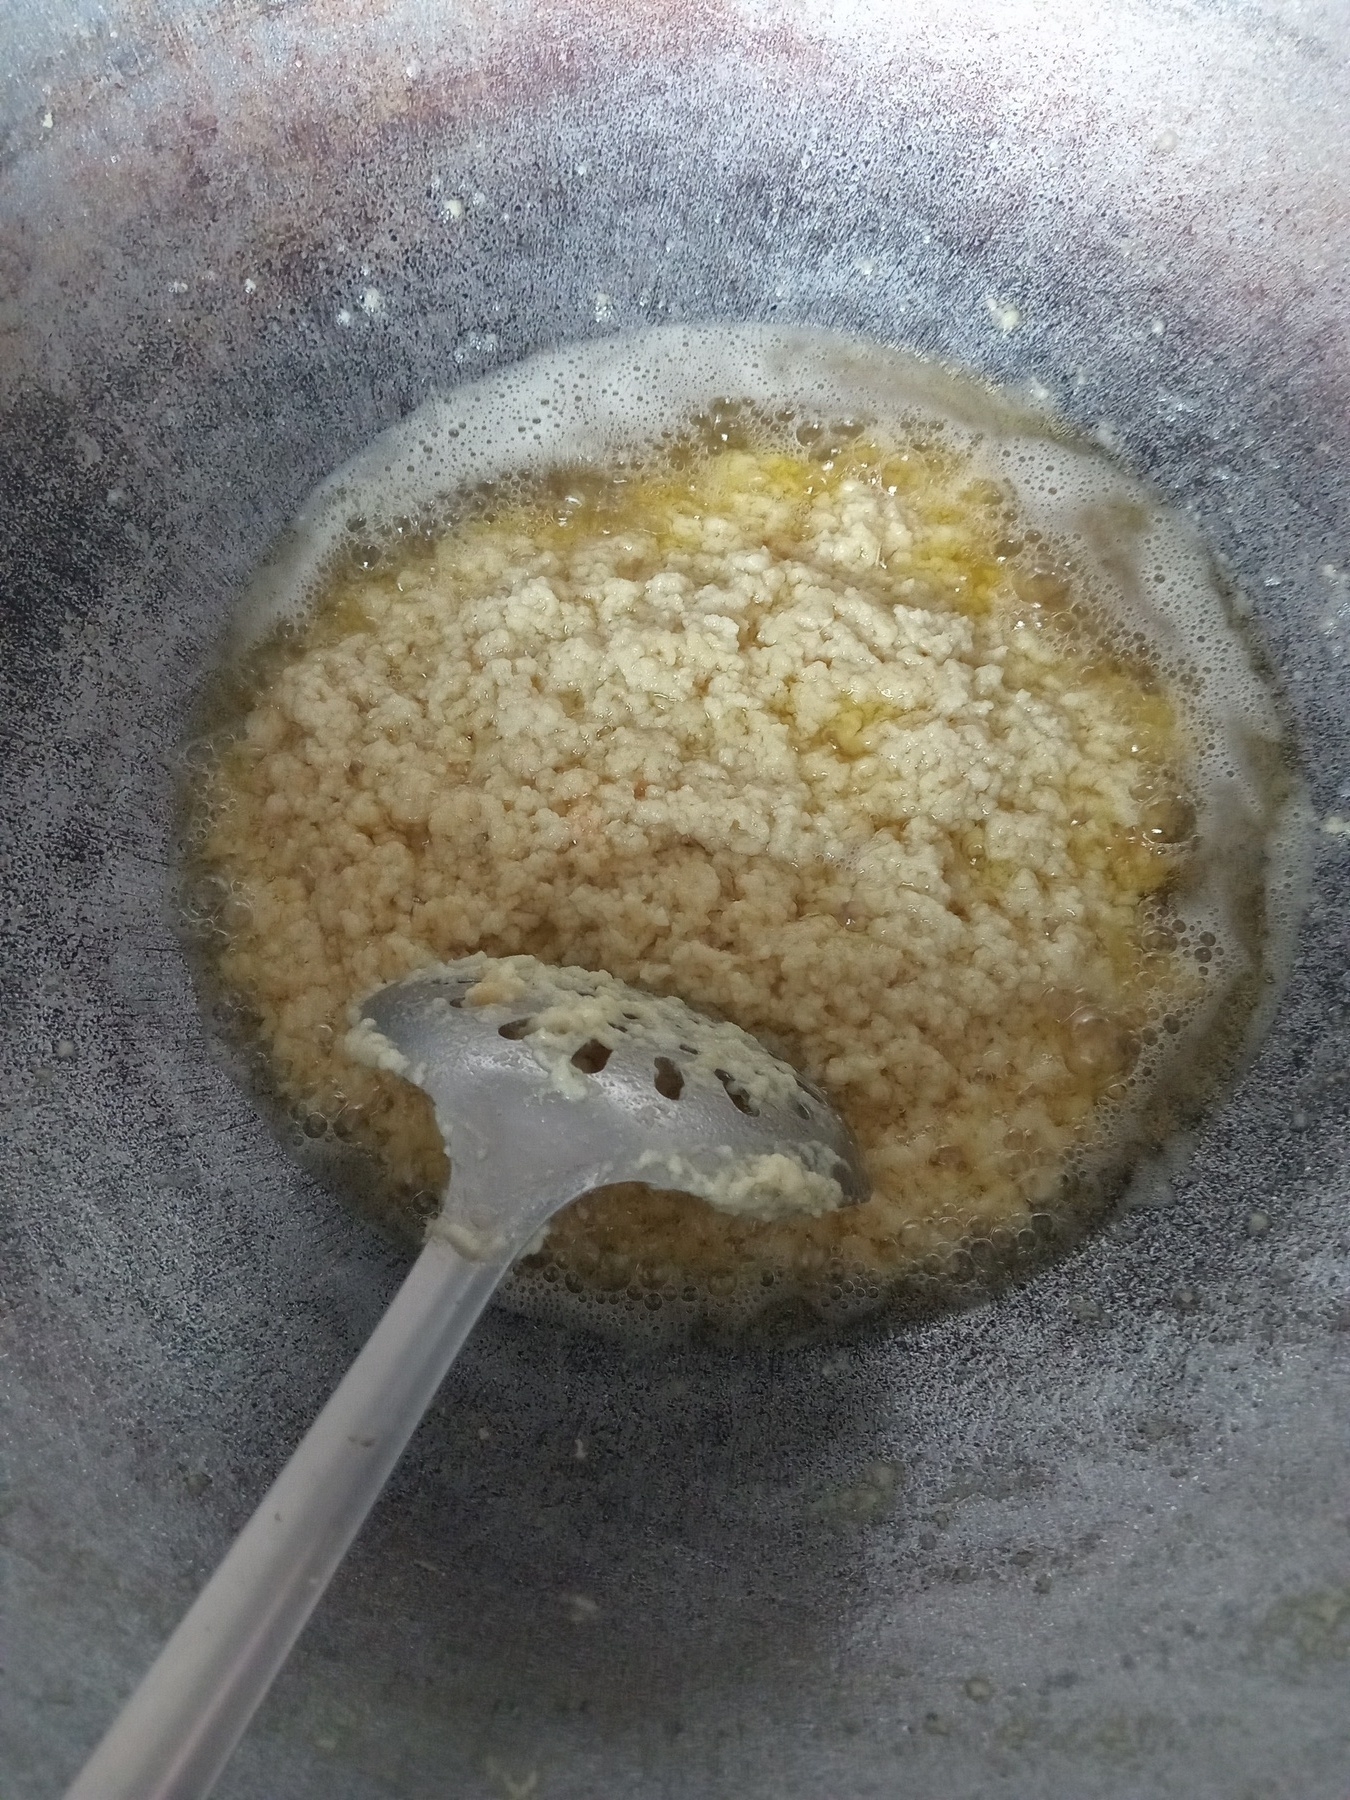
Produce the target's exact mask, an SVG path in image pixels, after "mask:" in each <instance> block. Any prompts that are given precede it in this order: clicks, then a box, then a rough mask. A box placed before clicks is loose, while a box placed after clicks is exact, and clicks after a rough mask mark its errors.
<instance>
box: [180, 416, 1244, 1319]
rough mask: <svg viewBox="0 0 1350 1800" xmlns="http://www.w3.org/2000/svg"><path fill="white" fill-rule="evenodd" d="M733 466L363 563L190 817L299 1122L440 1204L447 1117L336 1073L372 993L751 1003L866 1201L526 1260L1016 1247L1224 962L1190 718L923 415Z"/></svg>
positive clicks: (579, 1275)
mask: <svg viewBox="0 0 1350 1800" xmlns="http://www.w3.org/2000/svg"><path fill="white" fill-rule="evenodd" d="M803 435H809V434H803ZM726 442H731V443H733V444H735V443H737V442H740V443H741V444H742V446H743V447H739V448H734V447H733V448H726V447H725V444H726ZM714 448H715V449H716V450H717V451H718V453H713V452H712V451H708V450H706V448H705V450H704V452H703V453H700V454H698V455H695V456H694V457H693V458H692V460H690V461H687V462H686V463H684V465H683V466H681V465H680V462H679V459H678V458H676V459H674V460H673V461H667V462H666V463H665V464H657V463H653V464H649V465H648V466H647V468H646V469H645V470H643V469H641V468H635V467H632V466H630V467H628V468H616V469H613V470H611V471H610V473H609V474H608V475H605V476H602V475H599V474H596V473H595V472H594V471H592V472H591V473H590V474H589V475H588V476H587V477H586V479H585V481H584V482H579V481H571V480H570V479H569V478H568V476H567V475H566V474H565V473H564V474H563V475H560V476H558V477H557V478H556V479H554V480H552V481H551V482H544V483H542V484H539V485H537V486H536V488H535V489H534V491H533V492H531V493H526V494H524V495H522V496H518V497H517V499H516V500H513V501H509V502H505V501H504V502H502V503H500V504H499V505H497V507H496V509H495V511H492V512H490V513H489V514H487V515H485V516H472V517H468V518H465V519H462V520H461V521H460V522H459V523H457V524H454V525H453V526H451V527H450V528H448V529H443V530H441V531H440V532H439V533H438V534H433V535H432V536H431V537H430V538H428V539H425V540H415V541H412V542H411V543H409V544H407V545H398V546H395V548H394V549H393V550H392V551H390V552H389V553H388V555H387V556H386V559H385V561H384V562H383V563H381V564H379V565H378V566H377V567H375V568H373V569H362V568H361V567H359V566H358V565H357V564H356V563H349V565H348V566H346V567H345V568H344V569H343V570H342V571H341V572H340V573H339V574H338V575H336V576H334V577H333V579H332V581H331V582H330V586H329V589H328V591H327V593H326V594H325V595H324V596H323V597H322V598H321V600H320V602H319V603H318V605H317V607H316V609H315V611H314V613H313V615H312V618H311V620H310V622H309V623H308V624H307V625H305V626H304V627H303V628H302V629H301V630H299V631H298V632H296V633H294V634H292V635H291V636H290V637H288V638H287V639H286V640H285V641H284V642H283V643H282V644H281V646H280V647H279V648H277V649H275V650H274V651H273V653H272V654H271V656H270V657H269V658H268V659H266V661H265V662H264V664H263V665H261V672H260V673H259V675H258V677H257V680H256V682H255V685H254V688H253V690H252V692H251V694H250V698H249V703H248V706H247V708H246V712H245V716H244V717H243V718H242V720H241V721H239V722H237V723H236V725H235V727H234V728H233V730H232V732H231V734H230V741H229V744H228V747H227V748H226V750H225V751H224V753H223V755H222V758H221V761H220V763H219V766H218V767H217V769H216V770H215V772H214V774H213V775H212V777H211V779H210V780H209V782H208V783H207V784H206V785H205V787H204V788H203V790H202V794H201V810H202V816H203V817H204V818H205V819H206V821H207V825H206V831H205V839H204V857H203V860H204V863H205V865H206V866H207V868H208V869H210V870H212V871H214V872H215V874H216V875H217V876H218V877H219V878H220V879H221V880H222V881H223V883H225V884H226V885H227V886H228V888H229V891H230V894H231V896H232V898H231V900H230V902H229V904H228V906H227V907H226V908H225V910H224V913H223V915H222V916H223V918H224V920H225V928H226V931H227V937H226V939H225V941H224V943H223V947H222V948H221V949H220V950H219V954H218V959H217V961H218V971H219V974H220V976H221V977H222V979H223V980H224V982H225V983H226V984H227V985H228V986H229V987H230V988H232V989H234V990H235V991H237V992H238V993H239V994H241V995H242V996H243V997H244V998H245V999H246V1001H247V1003H248V1005H249V1006H250V1008H251V1009H252V1012H253V1014H254V1015H255V1017H256V1020H257V1028H258V1032H259V1034H260V1037H261V1039H262V1042H263V1043H264V1044H265V1046H266V1047H267V1050H268V1052H269V1053H270V1058H271V1062H272V1065H273V1068H274V1070H275V1073H276V1076H277V1079H278V1081H279V1083H280V1084H281V1086H282V1088H283V1090H284V1091H285V1092H286V1093H287V1094H288V1095H289V1096H291V1098H292V1100H293V1102H294V1104H295V1107H296V1109H297V1111H298V1113H300V1114H301V1115H309V1116H310V1117H311V1118H316V1119H318V1120H319V1125H318V1129H319V1130H322V1129H324V1122H327V1124H328V1125H329V1126H331V1125H333V1124H336V1126H337V1128H338V1129H339V1130H340V1131H342V1132H343V1133H344V1134H346V1135H349V1136H352V1137H354V1138H355V1139H356V1140H357V1141H359V1142H361V1143H364V1144H366V1145H367V1146H370V1147H373V1148H374V1149H376V1150H377V1151H378V1153H379V1156H380V1158H381V1160H382V1163H383V1166H384V1168H385V1169H386V1171H387V1173H388V1180H389V1182H390V1184H391V1186H392V1188H393V1189H394V1190H396V1191H398V1192H402V1193H404V1194H406V1195H409V1196H413V1195H419V1194H420V1195H421V1196H422V1197H423V1198H422V1200H421V1202H420V1204H421V1205H422V1206H423V1208H425V1206H426V1204H427V1197H428V1196H430V1195H433V1194H435V1193H436V1192H438V1191H439V1189H440V1187H441V1185H442V1184H443V1182H444V1180H445V1176H446V1165H445V1160H444V1156H443V1152H442V1147H441V1143H440V1138H439V1135H438V1134H437V1132H436V1129H435V1126H434V1123H433V1120H432V1117H431V1113H430V1108H429V1105H428V1103H427V1102H426V1101H425V1099H424V1097H423V1096H422V1095H421V1094H420V1093H419V1092H416V1091H415V1090H413V1089H411V1088H410V1087H409V1086H408V1085H407V1084H406V1083H403V1082H400V1081H399V1080H398V1079H397V1078H396V1077H395V1076H393V1075H391V1074H389V1073H385V1072H381V1071H379V1070H376V1069H371V1068H367V1067H364V1066H362V1065H360V1064H359V1063H357V1062H356V1061H354V1060H353V1059H352V1058H350V1057H348V1056H347V1055H345V1054H344V1051H343V1046H342V1038H343V1034H344V1032H345V1029H346V1018H347V1009H348V1006H349V1004H350V1002H351V1001H352V1000H353V998H354V997H356V996H357V995H360V994H363V993H365V992H368V991H369V990H370V989H372V988H373V987H374V986H376V985H378V984H379V983H382V982H385V981H388V980H392V979H395V978H397V977H399V976H401V975H403V974H405V973H406V972H408V971H409V970H411V969H413V968H416V967H418V966H419V965H423V964H426V963H428V962H433V961H441V960H445V959H449V958H454V957H459V956H462V955H464V954H466V953H469V952H472V951H478V950H482V951H485V952H487V953H488V954H489V955H492V956H503V955H513V954H517V953H529V954H532V955H535V956H537V957H539V958H541V959H542V960H544V961H545V962H550V963H559V964H560V963H573V964H579V965H582V966H584V967H588V968H594V969H608V970H610V971H612V972H613V973H614V974H615V975H617V976H619V977H620V978H622V979H623V980H625V981H629V982H632V983H634V984H636V985H638V986H641V987H645V988H648V989H650V990H652V991H654V992H657V993H675V994H678V995H680V996H682V997H683V998H684V999H686V1000H687V1001H689V1002H690V1003H691V1004H693V1005H695V1006H697V1007H699V1008H705V1009H711V1010H713V1011H715V1012H720V1013H721V1014H722V1015H723V1016H726V1017H728V1018H731V1019H733V1020H735V1021H736V1022H737V1023H738V1024H740V1025H741V1026H743V1027H745V1028H746V1029H747V1030H749V1031H751V1032H753V1033H755V1034H756V1035H758V1036H760V1037H761V1038H763V1039H764V1040H765V1041H766V1042H767V1043H768V1044H769V1045H770V1046H771V1047H772V1048H773V1049H775V1050H776V1051H779V1052H781V1053H782V1054H783V1055H785V1056H786V1057H787V1058H788V1059H790V1060H791V1061H792V1062H793V1063H794V1064H796V1065H797V1066H798V1067H800V1068H802V1069H803V1070H804V1071H806V1072H807V1073H808V1074H809V1075H811V1076H812V1077H814V1078H815V1079H816V1080H817V1081H818V1082H819V1083H820V1084H821V1085H822V1086H823V1087H824V1089H825V1090H826V1091H827V1092H828V1094H829V1095H830V1097H831V1098H832V1099H833V1101H834V1102H835V1104H836V1105H837V1106H838V1107H839V1109H840V1110H841V1111H842V1112H843V1113H844V1115H845V1116H846V1117H847V1118H848V1119H849V1121H850V1123H851V1124H852V1125H853V1127H854V1129H855V1131H856V1132H857V1134H858V1137H859V1139H860V1141H861V1143H862V1145H863V1148H864V1151H865V1153H866V1158H867V1162H868V1167H869V1170H870V1173H871V1176H872V1179H873V1182H874V1184H875V1197H874V1198H873V1200H872V1201H871V1202H870V1203H869V1204H868V1205H866V1206H863V1207H856V1208H850V1209H847V1210H846V1211H844V1212H841V1213H837V1214H832V1215H828V1216H825V1217H822V1218H819V1219H811V1220H795V1221H792V1222H790V1223H776V1224H762V1223H756V1222H754V1221H749V1220H738V1219H732V1218H726V1217H720V1216H717V1215H714V1214H713V1213H712V1212H711V1211H710V1210H709V1209H708V1208H707V1207H704V1206H701V1205H699V1204H698V1203H697V1202H694V1201H691V1200H688V1199H687V1198H684V1197H681V1196H677V1195H670V1194H653V1193H651V1192H648V1191H647V1190H644V1189H622V1190H617V1189H616V1190H612V1191H609V1192H606V1193H604V1194H601V1195H597V1196H592V1197H589V1198H588V1199H586V1200H584V1201H582V1202H580V1203H579V1204H578V1205H577V1206H575V1207H574V1208H572V1209H571V1210H570V1211H569V1212H567V1213H565V1214H564V1215H562V1216H561V1217H560V1218H559V1219H558V1220H557V1221H556V1222H555V1224H554V1227H553V1230H552V1233H551V1236H550V1238H549V1241H548V1244H547V1246H546V1248H545V1250H544V1251H543V1252H542V1253H541V1256H540V1258H538V1259H536V1267H538V1268H540V1269H542V1270H543V1271H544V1272H545V1273H547V1274H548V1275H549V1277H550V1278H551V1279H557V1280H559V1281H561V1282H563V1283H565V1284H567V1285H571V1286H573V1287H589V1286H600V1287H606V1288H609V1289H612V1290H628V1291H633V1292H636V1291H639V1290H642V1291H646V1292H650V1293H660V1292H662V1291H684V1292H686V1293H692V1292H694V1291H698V1292H712V1293H713V1294H719V1293H720V1294H727V1293H729V1292H730V1291H731V1290H732V1289H733V1288H735V1287H736V1286H737V1284H738V1283H739V1284H742V1285H743V1284H744V1283H745V1282H747V1281H749V1282H760V1281H764V1282H766V1283H772V1282H775V1281H788V1282H791V1283H794V1284H796V1285H797V1286H798V1287H801V1288H805V1289H806V1290H810V1288H811V1286H812V1284H813V1283H825V1282H827V1281H835V1282H837V1281H838V1280H839V1279H840V1275H841V1271H842V1272H843V1273H844V1274H847V1273H849V1272H856V1273H858V1274H859V1275H860V1276H862V1277H865V1278H868V1279H873V1278H875V1277H876V1276H877V1275H878V1274H885V1273H887V1272H890V1271H903V1270H905V1269H906V1268H913V1267H916V1266H920V1265H923V1264H924V1263H925V1259H927V1266H929V1267H930V1268H931V1267H933V1266H934V1261H933V1259H934V1258H937V1259H939V1260H941V1259H943V1258H947V1259H950V1257H951V1256H952V1255H953V1254H958V1255H959V1254H960V1253H961V1252H962V1250H963V1247H965V1246H968V1245H969V1243H970V1242H971V1241H972V1240H987V1239H988V1238H989V1237H990V1236H991V1235H993V1236H994V1238H995V1241H996V1242H1002V1243H1005V1244H1009V1243H1015V1242H1017V1241H1019V1240H1018V1237H1017V1234H1018V1233H1019V1232H1020V1233H1021V1234H1022V1235H1023V1236H1024V1237H1025V1236H1026V1233H1027V1228H1028V1226H1029V1224H1030V1222H1031V1219H1032V1215H1033V1214H1035V1213H1037V1212H1040V1211H1043V1210H1044V1209H1046V1208H1047V1207H1049V1206H1051V1205H1052V1204H1053V1203H1055V1202H1056V1201H1057V1200H1058V1198H1059V1197H1060V1196H1061V1194H1062V1191H1063V1182H1064V1174H1065V1170H1066V1167H1067V1166H1068V1165H1069V1163H1070V1162H1071V1161H1072V1159H1073V1158H1074V1157H1075V1156H1076V1155H1078V1154H1079V1153H1082V1152H1084V1151H1085V1150H1090V1149H1091V1148H1092V1147H1093V1146H1095V1145H1098V1144H1099V1143H1100V1142H1101V1140H1102V1136H1103V1133H1104V1132H1108V1133H1109V1129H1110V1124H1111V1121H1112V1119H1113V1118H1114V1117H1115V1116H1116V1113H1117V1112H1118V1111H1119V1109H1120V1107H1121V1106H1122V1105H1124V1104H1125V1103H1126V1102H1127V1101H1129V1100H1130V1099H1131V1098H1132V1094H1133V1093H1137V1091H1138V1088H1139V1084H1140V1083H1141V1082H1143V1081H1145V1080H1146V1076H1147V1070H1148V1066H1149V1059H1150V1057H1151V1056H1153V1055H1154V1053H1155V1050H1156V1047H1157V1046H1158V1045H1166V1044H1168V1043H1172V1042H1174V1041H1175V1038H1174V1035H1173V1034H1177V1033H1179V1032H1181V1031H1182V1029H1183V1028H1184V1025H1185V1023H1186V1020H1187V1017H1188V1014H1189V1013H1191V1012H1193V1011H1194V1008H1195V1005H1196V1002H1197V999H1198V996H1199V995H1200V993H1201V992H1202V991H1203V990H1204V988H1205V984H1206V979H1207V978H1208V976H1210V975H1211V974H1213V973H1214V972H1215V971H1217V968H1218V961H1219V960H1221V956H1222V946H1218V947H1217V948H1216V947H1215V943H1214V939H1213V937H1212V936H1211V937H1210V938H1209V941H1208V944H1201V945H1197V944H1196V943H1192V942H1188V941H1184V934H1181V933H1180V928H1179V927H1178V925H1177V923H1176V921H1175V919H1173V918H1171V917H1170V915H1169V912H1168V906H1167V902H1166V898H1165V890H1166V888H1167V885H1168V883H1169V882H1170V881H1171V880H1173V878H1174V877H1175V876H1176V874H1177V872H1178V870H1179V869H1180V868H1181V867H1182V866H1183V865H1184V863H1185V861H1186V858H1187V856H1188V854H1189V836H1190V833H1191V830H1192V827H1193V822H1194V812H1193V808H1192V798H1193V796H1192V793H1191V791H1190V783H1191V779H1192V777H1191V773H1190V771H1191V767H1192V764H1191V750H1190V746H1189V745H1188V743H1187V742H1186V740H1185V734H1184V732H1183V730H1182V728H1181V726H1180V724H1179V722H1178V719H1179V715H1178V711H1177V709H1176V707H1175V706H1174V704H1173V700H1172V699H1171V698H1170V697H1169V693H1168V692H1167V690H1166V689H1165V687H1164V685H1163V683H1162V681H1161V679H1160V677H1159V676H1158V674H1157V673H1156V670H1155V669H1154V668H1153V667H1152V665H1151V664H1150V662H1149V659H1148V654H1147V651H1146V647H1145V646H1143V645H1142V644H1141V643H1140V641H1139V640H1138V639H1137V638H1136V639H1129V640H1127V641H1126V642H1124V643H1123V644H1122V643H1121V642H1117V641H1115V640H1114V639H1113V638H1112V637H1111V633H1110V627H1109V623H1108V622H1107V621H1105V620H1104V619H1103V616H1102V614H1101V612H1100V610H1099V609H1098V608H1097V607H1096V606H1095V605H1094V604H1093V603H1092V599H1091V596H1089V595H1086V594H1085V593H1084V592H1083V591H1082V582H1081V580H1080V579H1079V578H1078V577H1077V576H1076V575H1075V574H1074V571H1073V570H1072V569H1071V568H1069V567H1067V566H1066V565H1065V564H1064V563H1063V560H1062V558H1061V557H1060V556H1059V555H1058V554H1057V552H1056V551H1055V548H1054V546H1053V545H1051V544H1048V543H1047V542H1045V541H1043V540H1039V539H1038V538H1037V534H1035V533H1029V532H1028V530H1027V528H1026V526H1025V522H1024V521H1021V520H1019V517H1018V513H1017V508H1016V505H1015V503H1014V500H1013V497H1012V495H1011V493H1010V491H1009V490H1007V489H1006V488H1003V487H1001V486H999V485H996V484H994V483H993V482H991V481H989V480H987V479H981V480H977V479H976V478H975V476H974V474H973V471H972V466H971V465H970V463H969V462H968V461H967V460H966V458H965V456H964V453H963V452H960V451H958V450H957V449H955V448H953V447H951V446H950V445H948V446H946V447H944V445H943V444H942V442H941V440H940V439H939V438H937V437H935V436H934V435H932V434H928V435H927V436H926V437H925V438H921V439H916V440H915V441H914V442H912V443H910V444H908V445H905V444H899V443H888V442H883V441H880V440H878V439H876V438H862V437H859V436H858V435H857V434H856V433H850V434H843V435H842V436H841V438H840V441H839V442H838V443H837V444H834V445H832V446H827V451H828V453H826V451H823V450H822V448H821V446H820V445H819V444H818V445H816V446H813V449H812V452H811V453H810V454H808V453H807V451H806V450H798V449H795V448H794V449H792V450H791V452H790V453H789V452H787V451H785V450H784V449H783V447H782V445H781V444H780V445H778V447H774V446H773V445H771V444H769V443H767V442H766V441H764V440H763V438H761V440H760V441H759V442H758V443H753V442H750V443H748V444H747V443H746V440H745V436H744V433H742V434H740V437H739V438H738V437H737V434H736V433H726V432H723V433H721V434H720V439H719V440H718V441H716V442H715V445H714ZM1000 1234H1002V1235H1001V1236H1000ZM690 1283H692V1284H694V1285H693V1287H689V1286H688V1285H687V1284H690Z"/></svg>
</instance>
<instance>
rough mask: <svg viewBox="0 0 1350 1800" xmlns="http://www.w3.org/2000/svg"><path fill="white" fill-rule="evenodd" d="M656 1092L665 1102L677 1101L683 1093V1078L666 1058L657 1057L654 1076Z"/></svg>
mask: <svg viewBox="0 0 1350 1800" xmlns="http://www.w3.org/2000/svg"><path fill="white" fill-rule="evenodd" d="M654 1079H655V1083H656V1091H657V1093H658V1094H663V1095H664V1096H665V1098H666V1099H667V1100H678V1099H679V1097H680V1095H681V1094H682V1093H683V1092H684V1076H683V1075H681V1073H680V1071H679V1070H678V1069H677V1068H676V1066H675V1064H674V1063H673V1062H672V1061H671V1060H670V1058H669V1057H668V1056H658V1057H657V1059H656V1075H655V1078H654Z"/></svg>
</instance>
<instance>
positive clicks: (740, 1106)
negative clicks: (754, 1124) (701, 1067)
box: [713, 1069, 759, 1119]
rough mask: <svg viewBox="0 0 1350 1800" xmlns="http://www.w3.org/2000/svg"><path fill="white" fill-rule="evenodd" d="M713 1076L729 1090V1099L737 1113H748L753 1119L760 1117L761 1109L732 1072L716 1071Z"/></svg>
mask: <svg viewBox="0 0 1350 1800" xmlns="http://www.w3.org/2000/svg"><path fill="white" fill-rule="evenodd" d="M713 1074H714V1075H716V1077H717V1079H718V1080H719V1081H720V1082H721V1084H722V1086H723V1087H724V1088H725V1089H726V1090H727V1099H728V1100H730V1102H731V1104H732V1105H733V1106H734V1107H735V1108H736V1111H737V1112H743V1113H748V1114H749V1115H750V1117H751V1118H752V1119H753V1118H757V1117H758V1116H759V1108H758V1107H757V1106H756V1105H755V1103H754V1101H753V1100H752V1099H751V1098H750V1096H749V1094H748V1093H747V1092H746V1090H745V1088H744V1087H743V1086H742V1084H741V1083H740V1082H739V1081H737V1079H736V1077H735V1076H734V1075H733V1074H732V1073H731V1072H730V1070H728V1069H714V1070H713Z"/></svg>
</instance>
